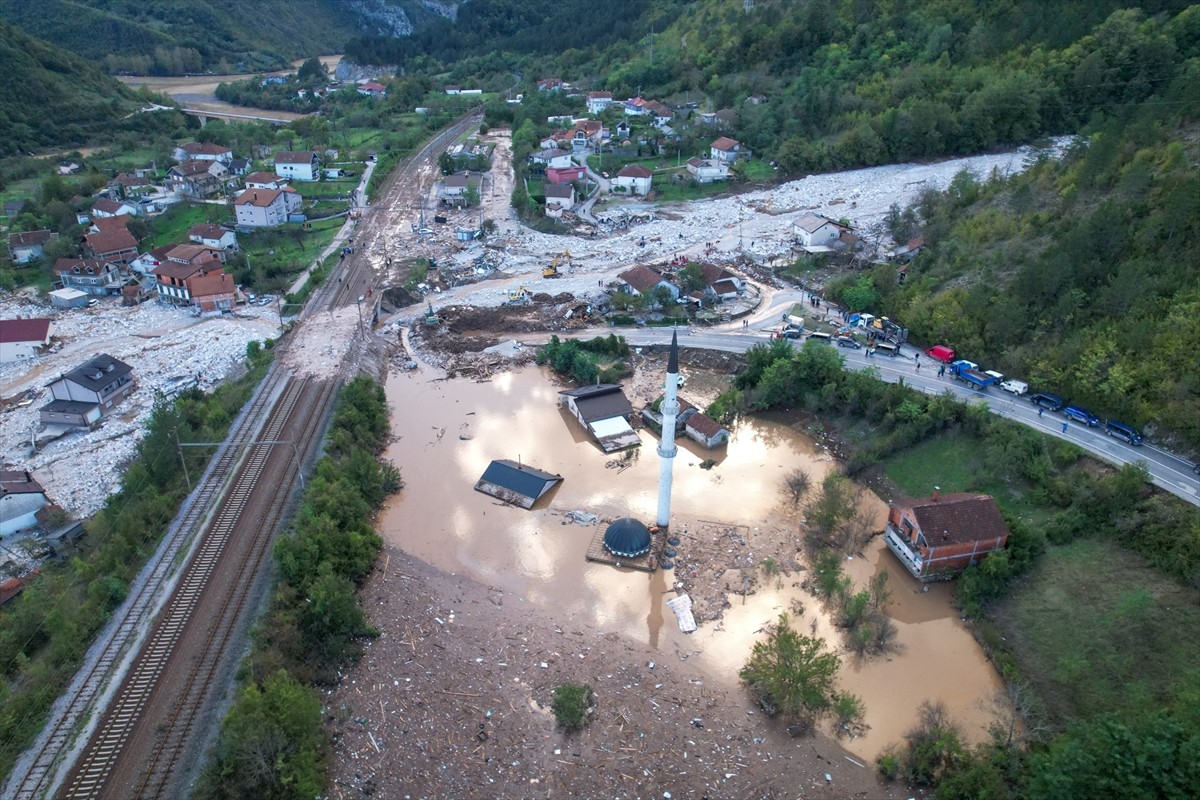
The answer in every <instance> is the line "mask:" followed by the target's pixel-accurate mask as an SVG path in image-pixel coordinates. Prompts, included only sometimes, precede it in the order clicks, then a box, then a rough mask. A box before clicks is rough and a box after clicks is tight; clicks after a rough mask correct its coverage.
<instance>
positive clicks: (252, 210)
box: [233, 186, 304, 228]
mask: <svg viewBox="0 0 1200 800" xmlns="http://www.w3.org/2000/svg"><path fill="white" fill-rule="evenodd" d="M303 203H304V199H303V198H302V197H301V196H300V195H299V194H298V193H297V192H296V190H295V189H292V188H291V187H290V186H285V187H284V188H282V189H247V190H246V191H244V192H242V193H241V194H240V195H238V199H237V200H234V201H233V209H234V213H235V214H236V215H237V224H238V227H239V228H274V227H277V226H279V225H282V224H283V223H285V222H287V221H288V218H289V217H290V216H291V215H292V214H295V213H297V212H299V211H300V206H301V205H303Z"/></svg>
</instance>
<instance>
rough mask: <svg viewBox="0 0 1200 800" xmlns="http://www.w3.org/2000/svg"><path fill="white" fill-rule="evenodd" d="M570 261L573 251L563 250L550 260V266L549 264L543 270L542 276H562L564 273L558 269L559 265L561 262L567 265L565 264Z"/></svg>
mask: <svg viewBox="0 0 1200 800" xmlns="http://www.w3.org/2000/svg"><path fill="white" fill-rule="evenodd" d="M570 263H571V251H570V250H563V251H562V252H561V253H559V254H558V255H556V256H555V257H554V260H553V261H551V262H550V266H548V267H546V268H545V269H543V270H542V277H543V278H561V277H562V273H561V272H559V271H558V265H559V264H564V265H565V264H570Z"/></svg>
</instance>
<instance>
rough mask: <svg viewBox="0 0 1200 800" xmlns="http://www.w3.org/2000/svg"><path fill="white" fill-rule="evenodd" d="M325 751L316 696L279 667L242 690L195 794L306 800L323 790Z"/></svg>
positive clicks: (212, 799) (205, 798)
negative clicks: (260, 681)
mask: <svg viewBox="0 0 1200 800" xmlns="http://www.w3.org/2000/svg"><path fill="white" fill-rule="evenodd" d="M324 756H325V742H324V737H323V736H322V733H321V701H320V699H319V698H318V697H317V694H316V692H314V691H313V690H312V689H309V688H307V687H305V686H303V685H301V684H300V683H297V682H296V681H295V680H293V679H292V678H291V677H290V676H289V675H288V674H287V673H286V672H284V671H282V670H280V671H279V672H276V673H274V674H272V675H270V676H269V677H267V679H266V680H265V681H263V684H262V686H261V687H260V686H256V685H253V684H251V685H250V686H247V687H246V688H245V689H244V690H243V691H242V694H241V695H240V696H239V697H238V699H237V702H235V703H234V705H233V708H231V709H230V711H229V715H228V716H227V717H226V719H225V723H224V725H223V726H222V730H221V738H220V740H219V742H218V745H217V750H216V754H215V756H214V758H213V760H212V762H211V763H210V765H209V767H208V770H207V774H206V778H207V780H205V781H202V782H201V788H200V790H199V791H198V792H197V795H196V796H197V797H198V798H201V800H216V799H217V798H225V797H255V798H261V799H262V800H309V799H310V798H313V797H316V796H317V795H318V794H320V793H321V791H322V790H323V789H324V781H323V780H322V769H323V767H322V764H323V761H324Z"/></svg>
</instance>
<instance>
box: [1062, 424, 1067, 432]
mask: <svg viewBox="0 0 1200 800" xmlns="http://www.w3.org/2000/svg"><path fill="white" fill-rule="evenodd" d="M1066 432H1067V423H1066V422H1065V421H1064V422H1063V433H1066Z"/></svg>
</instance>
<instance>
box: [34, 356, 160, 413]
mask: <svg viewBox="0 0 1200 800" xmlns="http://www.w3.org/2000/svg"><path fill="white" fill-rule="evenodd" d="M47 388H48V389H50V394H51V395H52V396H53V397H54V399H53V400H51V401H50V402H49V403H47V404H46V405H44V406H42V407H41V409H39V412H38V413H39V415H40V416H41V419H42V422H45V423H48V424H57V425H91V424H92V423H94V422H97V421H98V420H100V418H101V417H104V416H106V415H108V414H110V413H111V412H112V409H113V408H114V407H115V406H117V405H118V404H119V403H120V402H121V401H122V400H124V399H125V398H126V397H128V396H129V395H130V394H132V393H133V391H134V389H136V388H137V384H136V383H135V382H134V380H133V367H131V366H129V365H128V364H126V363H124V362H123V361H118V360H117V359H115V358H113V357H112V356H110V355H105V354H100V355H97V356H95V357H93V358H91V359H89V360H88V361H86V362H85V363H83V364H81V365H80V366H78V367H76V368H75V369H73V370H71V371H70V372H67V373H65V374H63V375H60V376H59V377H58V378H57V379H56V380H54V381H52V382H51V383H50V384H49V385H48V386H47Z"/></svg>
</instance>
